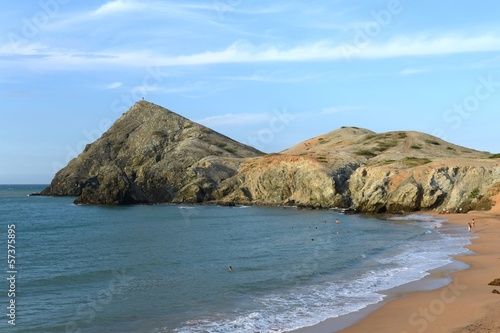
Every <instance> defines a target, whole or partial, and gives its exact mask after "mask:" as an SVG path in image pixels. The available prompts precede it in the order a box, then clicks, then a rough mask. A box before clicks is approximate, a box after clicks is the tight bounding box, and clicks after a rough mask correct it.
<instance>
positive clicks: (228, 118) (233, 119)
mask: <svg viewBox="0 0 500 333" xmlns="http://www.w3.org/2000/svg"><path fill="white" fill-rule="evenodd" d="M269 119H271V116H270V115H268V114H265V113H242V114H235V113H226V114H224V115H218V116H210V117H206V118H203V119H200V120H197V122H198V123H200V124H203V125H206V126H225V125H249V124H256V123H263V122H268V121H269Z"/></svg>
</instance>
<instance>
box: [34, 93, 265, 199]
mask: <svg viewBox="0 0 500 333" xmlns="http://www.w3.org/2000/svg"><path fill="white" fill-rule="evenodd" d="M261 155H263V154H262V153H261V152H259V151H258V150H256V149H254V148H252V147H249V146H246V145H243V144H241V143H238V142H236V141H234V140H231V139H230V138H228V137H225V136H223V135H222V134H219V133H217V132H215V131H212V130H211V129H209V128H207V127H204V126H202V125H199V124H197V123H194V122H192V121H190V120H188V119H186V118H184V117H181V116H180V115H178V114H175V113H173V112H171V111H169V110H167V109H164V108H162V107H160V106H157V105H155V104H152V103H149V102H146V101H140V102H138V103H136V104H135V105H134V106H133V107H132V108H131V109H130V110H129V111H128V112H127V113H125V114H124V115H123V116H122V117H121V118H120V119H118V120H117V121H116V122H115V123H114V124H113V126H112V127H111V128H110V129H109V130H108V131H107V132H106V133H104V134H103V136H102V137H101V138H99V139H98V140H97V141H96V142H94V143H92V144H90V145H88V146H87V147H86V148H85V150H84V151H83V152H82V153H81V154H80V155H79V156H78V157H77V158H75V159H73V160H72V161H70V162H69V163H68V165H67V166H66V167H65V168H63V169H62V170H60V171H59V172H58V173H57V174H56V176H55V177H54V179H53V180H52V182H51V184H50V186H49V187H48V188H46V189H45V190H44V191H43V192H42V194H43V195H52V196H77V197H78V198H77V199H76V203H85V204H133V203H159V202H206V201H210V200H213V199H214V192H215V191H216V190H217V187H218V186H219V184H220V183H221V182H222V181H223V180H225V179H227V178H230V177H233V176H235V175H236V174H237V173H238V169H239V167H240V165H241V164H242V163H243V162H245V161H246V159H248V158H252V157H256V156H261Z"/></svg>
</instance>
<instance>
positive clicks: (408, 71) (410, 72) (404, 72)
mask: <svg viewBox="0 0 500 333" xmlns="http://www.w3.org/2000/svg"><path fill="white" fill-rule="evenodd" d="M429 71H430V69H428V68H411V67H410V68H405V69H403V70H402V71H400V72H399V74H400V75H403V76H406V75H416V74H422V73H427V72H429Z"/></svg>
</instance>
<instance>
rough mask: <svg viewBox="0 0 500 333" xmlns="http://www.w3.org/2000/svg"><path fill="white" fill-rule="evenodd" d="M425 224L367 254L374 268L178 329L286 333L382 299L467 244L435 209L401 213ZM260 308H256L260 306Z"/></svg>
mask: <svg viewBox="0 0 500 333" xmlns="http://www.w3.org/2000/svg"><path fill="white" fill-rule="evenodd" d="M391 220H394V221H398V220H402V221H408V222H410V223H412V224H413V225H415V226H418V227H420V228H422V229H424V230H425V231H424V233H425V234H426V236H423V237H426V238H425V239H422V238H417V239H415V240H409V241H405V242H404V243H403V244H400V246H398V247H397V248H396V249H394V251H392V252H384V253H383V254H382V255H381V256H379V257H372V258H368V260H373V261H375V262H378V264H377V265H374V266H373V267H376V268H374V269H373V268H372V269H371V270H368V271H364V272H360V273H359V275H357V276H344V277H343V278H340V279H338V280H336V281H328V282H323V283H320V284H316V285H308V286H296V287H294V288H291V289H290V290H289V293H283V292H276V293H274V294H270V295H267V296H265V297H262V296H260V297H252V298H251V299H252V302H253V303H254V304H255V305H256V306H255V307H254V308H253V310H251V309H247V310H235V311H234V312H232V313H225V314H216V315H212V316H210V317H205V318H197V319H193V320H190V321H187V322H185V323H184V325H183V327H181V328H177V329H175V330H174V332H175V333H188V332H190V333H198V332H200V333H201V332H204V333H229V332H231V333H232V332H241V333H245V332H249V333H253V332H261V333H267V332H269V333H271V332H272V333H282V332H286V331H291V330H294V329H299V328H303V327H309V326H313V325H316V324H318V323H320V322H322V321H324V320H326V319H329V318H336V317H339V316H341V315H345V314H349V313H352V312H355V311H358V310H361V309H363V308H365V307H367V306H369V305H371V304H375V303H378V302H380V301H382V300H383V299H384V297H385V296H384V295H383V294H382V293H383V292H384V291H386V290H389V289H392V288H394V287H397V286H400V285H403V284H406V283H409V282H413V281H417V280H420V279H422V278H424V277H425V276H427V275H428V274H429V273H428V272H429V271H430V270H433V269H436V268H439V267H442V266H445V265H447V264H448V263H450V262H451V256H453V255H457V254H460V253H463V252H466V251H467V250H466V249H465V248H464V245H466V244H467V243H468V237H466V236H461V235H458V236H457V235H451V234H444V233H441V232H438V231H437V230H436V229H439V228H440V227H441V223H442V222H444V221H445V220H444V219H440V218H435V217H433V216H431V215H421V214H413V215H408V216H397V217H394V218H391ZM256 309H258V310H256Z"/></svg>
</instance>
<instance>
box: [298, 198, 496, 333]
mask: <svg viewBox="0 0 500 333" xmlns="http://www.w3.org/2000/svg"><path fill="white" fill-rule="evenodd" d="M497 202H500V200H497ZM426 214H431V215H434V216H436V217H438V216H439V217H442V218H446V220H447V223H450V224H452V225H455V226H459V227H463V228H465V229H467V224H468V223H469V222H470V221H471V220H472V219H473V218H474V219H475V221H476V226H475V228H474V229H473V232H474V234H473V237H472V238H471V244H469V245H467V246H465V247H466V248H467V249H469V250H470V252H468V253H466V254H463V255H458V256H454V257H453V259H454V261H453V262H452V263H451V264H450V265H457V266H456V267H454V268H447V267H446V266H444V267H440V268H438V269H436V270H433V271H431V272H430V273H431V274H430V275H428V276H426V277H424V278H423V279H420V280H418V281H414V282H410V283H409V284H405V285H403V286H400V287H396V288H394V289H392V290H389V291H387V293H386V295H388V296H387V298H386V299H385V300H384V301H382V302H380V303H377V304H374V305H371V306H368V307H367V308H365V309H362V310H360V311H357V312H354V313H351V314H348V315H345V316H340V317H337V318H332V319H328V320H326V321H324V322H322V323H320V324H318V325H315V326H312V327H308V328H303V329H299V330H296V331H292V332H293V333H301V332H302V333H306V332H311V333H313V332H314V333H323V332H325V333H326V332H327V333H333V332H334V333H359V332H370V333H413V332H415V333H423V332H425V333H481V332H500V323H499V322H498V319H497V317H498V308H499V307H500V295H498V294H494V293H492V291H493V289H497V290H500V287H498V286H490V285H488V283H490V282H491V281H493V280H494V279H497V278H500V247H498V239H500V207H498V206H496V207H494V208H493V209H492V210H491V211H487V212H476V211H471V212H469V213H468V214H446V215H441V214H437V213H433V212H426ZM447 266H448V265H447ZM459 266H461V267H459ZM443 268H444V269H443ZM447 270H448V272H447ZM433 275H434V279H435V281H434V283H440V282H439V281H441V285H440V286H436V285H434V286H431V285H429V284H431V283H432V279H433ZM435 275H438V276H435ZM447 277H448V283H442V281H444V280H443V278H444V279H446V278H447ZM398 289H399V290H398ZM292 332H290V333H292Z"/></svg>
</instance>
